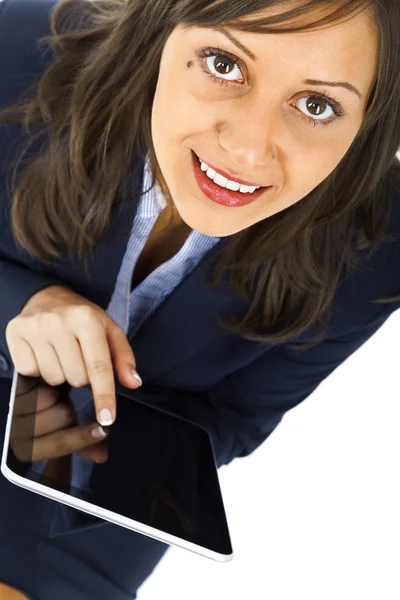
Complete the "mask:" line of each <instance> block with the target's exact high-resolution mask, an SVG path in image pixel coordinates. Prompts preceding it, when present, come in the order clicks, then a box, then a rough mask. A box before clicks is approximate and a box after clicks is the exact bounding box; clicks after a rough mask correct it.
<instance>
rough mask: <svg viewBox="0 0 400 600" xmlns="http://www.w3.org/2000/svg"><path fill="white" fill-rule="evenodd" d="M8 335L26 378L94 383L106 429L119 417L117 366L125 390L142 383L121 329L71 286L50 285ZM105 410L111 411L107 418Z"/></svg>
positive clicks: (52, 382)
mask: <svg viewBox="0 0 400 600" xmlns="http://www.w3.org/2000/svg"><path fill="white" fill-rule="evenodd" d="M5 333H6V340H7V344H8V348H9V351H10V354H11V358H12V361H13V363H14V366H15V369H16V371H17V372H18V373H20V374H21V375H26V376H32V377H37V376H41V377H42V378H43V379H44V380H45V381H46V382H47V383H48V384H49V385H52V386H57V385H61V384H62V383H64V382H65V381H68V383H69V384H70V385H71V386H73V387H83V386H85V385H87V384H88V383H90V385H91V387H92V392H93V398H94V403H95V406H96V418H97V420H98V422H99V423H101V424H102V425H111V424H112V423H113V422H114V420H115V418H116V396H115V382H114V371H113V368H115V370H116V372H117V374H118V378H119V381H120V383H121V384H122V385H123V386H125V387H130V388H137V387H139V386H140V385H141V384H142V382H141V379H140V377H139V376H138V375H137V373H136V359H135V356H134V354H133V351H132V348H131V346H130V344H129V342H128V340H127V338H126V336H125V333H124V332H123V331H122V329H121V327H119V325H117V323H116V322H115V321H114V320H113V319H112V318H111V317H110V316H109V315H108V314H107V313H106V312H105V311H103V310H102V309H101V308H100V307H99V306H98V305H97V304H94V303H93V302H90V301H89V300H87V299H86V298H85V297H83V296H80V295H79V294H76V293H75V292H73V291H72V290H70V289H68V288H66V287H63V286H59V285H56V286H50V287H47V288H45V289H44V290H41V291H40V292H38V293H36V294H34V295H33V296H32V297H31V298H30V299H29V300H28V302H27V303H26V304H25V306H24V308H23V309H22V311H21V313H20V314H19V315H17V316H16V317H15V318H14V319H12V320H11V321H10V322H9V323H8V325H7V328H6V332H5ZM133 371H134V372H135V373H136V375H137V378H136V377H135V376H134V374H133ZM102 410H105V411H106V413H105V414H104V413H103V414H102V415H101V414H100V413H101V411H102ZM107 410H108V411H109V414H107Z"/></svg>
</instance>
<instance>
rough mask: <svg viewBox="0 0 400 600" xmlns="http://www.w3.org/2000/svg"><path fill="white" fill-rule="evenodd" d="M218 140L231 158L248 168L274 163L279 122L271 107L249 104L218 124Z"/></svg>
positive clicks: (276, 153) (276, 155)
mask: <svg viewBox="0 0 400 600" xmlns="http://www.w3.org/2000/svg"><path fill="white" fill-rule="evenodd" d="M218 135H219V143H220V145H221V147H222V148H224V150H225V151H226V153H227V154H228V155H229V156H230V157H231V159H232V161H236V162H237V164H238V165H241V166H242V167H247V168H251V167H253V168H256V167H267V166H271V165H272V164H273V163H274V162H275V161H276V160H277V158H278V152H277V147H276V140H277V125H276V119H275V125H274V123H273V118H272V111H271V109H270V108H268V109H266V108H265V102H264V107H263V108H262V109H260V108H259V107H256V106H253V107H252V108H251V109H249V106H248V104H247V105H246V106H243V107H242V108H241V109H239V110H237V107H236V110H234V111H233V112H232V115H230V116H229V117H225V118H224V121H223V123H222V124H221V123H220V124H219V127H218Z"/></svg>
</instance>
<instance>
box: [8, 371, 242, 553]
mask: <svg viewBox="0 0 400 600" xmlns="http://www.w3.org/2000/svg"><path fill="white" fill-rule="evenodd" d="M27 381H29V382H34V381H36V385H32V384H31V385H30V387H29V390H28V387H27V384H26V382H27ZM37 382H40V384H41V385H40V387H39V385H38V383H37ZM22 384H23V385H22ZM43 387H47V388H48V389H49V390H53V393H54V390H56V391H57V392H58V395H59V398H60V400H58V401H60V402H64V403H67V404H69V405H70V406H72V407H73V411H74V413H75V415H76V425H84V424H88V423H95V422H96V418H95V407H94V402H93V396H92V393H91V387H90V386H85V387H84V388H74V387H72V386H70V385H69V384H68V383H64V384H62V385H61V386H54V387H52V386H49V385H48V384H47V383H46V382H45V381H44V380H43V379H42V378H32V377H31V378H26V377H24V376H23V375H20V374H19V373H17V372H16V371H15V370H14V376H13V381H12V387H11V396H10V399H9V413H8V418H7V425H6V431H5V440H4V447H3V454H2V461H1V471H2V473H3V475H4V476H5V477H6V478H7V479H8V480H9V481H11V482H12V483H15V484H16V485H18V486H21V487H23V488H26V489H27V490H30V491H32V492H35V493H37V494H41V495H43V496H46V497H47V498H51V499H53V500H56V501H58V502H60V503H62V505H67V506H70V507H73V508H74V509H77V510H76V511H70V509H68V510H69V511H70V513H73V514H74V515H77V516H79V514H82V513H86V515H85V516H86V517H88V515H92V516H93V517H95V518H93V520H94V521H96V520H97V519H96V518H98V519H103V520H106V521H110V522H112V523H114V524H116V525H120V526H121V527H126V528H127V529H131V530H133V531H136V532H138V533H141V534H143V535H146V536H149V537H152V538H155V539H157V540H159V541H162V542H165V543H167V544H171V545H175V546H179V547H181V548H184V549H186V550H190V551H192V552H196V553H198V554H201V555H203V556H206V557H208V558H211V559H214V560H217V561H221V562H227V561H229V560H231V559H232V557H233V551H232V546H231V541H230V535H229V530H228V524H227V520H226V515H225V510H224V504H223V500H222V495H221V490H220V485H219V478H218V472H217V463H216V459H215V455H214V451H213V447H212V441H211V437H210V435H209V433H208V432H207V431H206V430H205V429H203V428H202V427H200V426H198V425H196V424H194V423H192V422H190V421H187V420H185V419H182V418H180V417H177V416H175V415H172V414H171V413H169V412H167V411H165V410H162V409H160V408H156V407H154V406H150V405H149V404H147V403H146V402H143V401H141V400H137V399H136V398H134V393H135V390H129V395H128V394H126V395H125V394H123V393H120V392H117V394H116V399H117V417H116V420H115V422H114V423H113V424H112V425H110V427H109V434H108V436H107V437H106V438H105V440H103V441H102V442H101V443H103V444H105V445H106V447H107V450H108V459H107V461H106V462H104V463H96V462H94V461H93V460H89V459H88V458H85V457H82V456H80V455H78V454H77V453H72V454H71V453H69V454H65V455H62V456H61V457H59V458H53V459H48V460H42V461H33V460H32V458H33V456H34V453H33V450H34V448H33V445H34V432H35V421H36V415H37V412H38V411H37V409H36V406H37V397H38V393H39V392H38V390H39V389H42V390H43ZM21 389H23V390H28V391H25V392H24V393H22V394H21V393H20V391H18V393H16V391H17V390H21ZM123 389H126V390H127V388H123ZM127 392H128V390H127ZM42 393H43V392H42ZM0 401H1V402H5V401H7V400H6V398H0ZM21 409H23V410H22V411H21ZM21 412H22V413H24V420H23V421H21V419H20V417H18V415H20V414H21ZM18 418H19V421H18ZM21 423H23V427H22V428H21ZM76 425H75V426H76ZM17 426H18V428H17V429H16V427H17ZM11 431H13V432H14V434H13V436H12V440H13V442H10V432H11ZM17 431H18V435H19V436H20V438H19V440H20V443H23V448H24V452H23V457H24V458H23V460H19V459H17V457H16V454H17V455H19V456H21V453H20V452H17V453H16V454H15V452H14V450H13V447H14V448H15V447H16V446H15V443H16V441H15V438H16V437H17V438H18V435H17V433H16V432H17ZM36 431H37V429H36ZM21 436H22V437H21ZM19 447H20V446H19ZM58 451H59V452H60V449H58ZM36 455H37V454H36ZM54 456H56V454H55V455H54ZM79 511H82V512H81V513H80V512H79Z"/></svg>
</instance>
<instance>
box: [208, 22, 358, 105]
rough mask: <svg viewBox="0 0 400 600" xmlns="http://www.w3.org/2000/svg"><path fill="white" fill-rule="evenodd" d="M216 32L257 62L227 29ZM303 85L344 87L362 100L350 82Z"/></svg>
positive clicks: (249, 51) (312, 80)
mask: <svg viewBox="0 0 400 600" xmlns="http://www.w3.org/2000/svg"><path fill="white" fill-rule="evenodd" d="M216 31H219V32H221V33H223V34H224V35H225V37H227V38H228V39H229V40H230V41H231V42H232V43H233V44H235V46H236V47H237V48H239V50H241V51H242V52H244V53H245V54H247V56H248V57H249V58H251V60H254V61H257V57H256V56H255V55H254V54H253V52H251V50H249V49H248V48H246V46H244V45H243V44H242V42H240V41H239V40H238V39H237V38H235V36H234V35H233V34H232V33H231V32H230V31H228V30H227V29H223V28H222V27H218V28H216ZM302 83H305V84H308V85H328V86H331V87H343V88H345V89H346V90H349V91H350V92H353V93H354V94H356V95H357V96H358V97H359V98H360V100H362V94H361V92H359V91H358V89H357V88H356V87H354V85H352V84H351V83H349V82H348V81H320V80H319V79H304V80H303V82H302Z"/></svg>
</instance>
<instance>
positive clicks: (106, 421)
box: [99, 408, 113, 425]
mask: <svg viewBox="0 0 400 600" xmlns="http://www.w3.org/2000/svg"><path fill="white" fill-rule="evenodd" d="M99 422H100V423H101V425H112V422H113V419H112V414H111V410H110V409H108V408H102V409H101V411H100V414H99Z"/></svg>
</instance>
